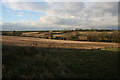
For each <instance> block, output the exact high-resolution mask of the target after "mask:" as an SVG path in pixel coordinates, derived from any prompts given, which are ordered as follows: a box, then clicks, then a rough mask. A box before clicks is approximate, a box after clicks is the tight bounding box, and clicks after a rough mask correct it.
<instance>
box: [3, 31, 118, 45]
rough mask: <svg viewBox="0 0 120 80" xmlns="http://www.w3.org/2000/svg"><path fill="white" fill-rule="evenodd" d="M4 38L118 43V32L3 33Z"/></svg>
mask: <svg viewBox="0 0 120 80" xmlns="http://www.w3.org/2000/svg"><path fill="white" fill-rule="evenodd" d="M2 35H5V36H21V37H35V38H45V39H48V38H50V39H55V40H71V41H92V42H116V43H119V42H120V35H119V31H117V30H116V31H77V30H67V31H66V30H63V31H51V32H50V31H34V32H32V31H31V32H30V31H29V32H24V31H3V32H2Z"/></svg>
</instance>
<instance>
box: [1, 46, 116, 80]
mask: <svg viewBox="0 0 120 80" xmlns="http://www.w3.org/2000/svg"><path fill="white" fill-rule="evenodd" d="M2 51H3V56H2V59H3V65H4V69H3V78H105V79H108V78H118V63H117V62H118V52H117V51H109V50H79V49H62V48H59V49H57V48H35V47H20V46H19V47H17V46H7V45H3V48H2Z"/></svg>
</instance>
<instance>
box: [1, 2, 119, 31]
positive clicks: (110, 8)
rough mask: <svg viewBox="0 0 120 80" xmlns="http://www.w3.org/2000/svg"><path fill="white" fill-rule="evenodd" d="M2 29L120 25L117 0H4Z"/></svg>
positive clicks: (88, 27)
mask: <svg viewBox="0 0 120 80" xmlns="http://www.w3.org/2000/svg"><path fill="white" fill-rule="evenodd" d="M0 7H1V9H0V10H1V12H2V15H0V17H1V19H0V25H2V30H3V31H9V30H10V31H14V30H16V31H17V30H58V29H59V30H61V29H62V30H63V29H76V28H80V29H91V28H96V29H118V0H106V2H97V0H92V1H91V0H85V1H84V2H82V1H81V0H75V1H74V2H73V1H72V0H69V1H67V0H66V1H63V0H61V2H58V1H56V0H36V1H33V0H29V1H28V0H3V1H2V2H1V3H0Z"/></svg>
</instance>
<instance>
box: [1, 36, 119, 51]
mask: <svg viewBox="0 0 120 80" xmlns="http://www.w3.org/2000/svg"><path fill="white" fill-rule="evenodd" d="M2 43H3V44H4V45H14V46H33V47H53V48H72V49H111V48H117V47H118V46H119V45H118V43H110V42H89V41H69V40H52V39H42V38H33V37H17V36H2Z"/></svg>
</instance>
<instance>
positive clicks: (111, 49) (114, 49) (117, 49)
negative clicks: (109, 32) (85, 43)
mask: <svg viewBox="0 0 120 80" xmlns="http://www.w3.org/2000/svg"><path fill="white" fill-rule="evenodd" d="M102 50H107V51H116V52H119V51H120V47H118V48H110V49H102Z"/></svg>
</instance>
